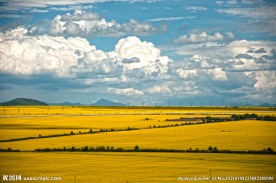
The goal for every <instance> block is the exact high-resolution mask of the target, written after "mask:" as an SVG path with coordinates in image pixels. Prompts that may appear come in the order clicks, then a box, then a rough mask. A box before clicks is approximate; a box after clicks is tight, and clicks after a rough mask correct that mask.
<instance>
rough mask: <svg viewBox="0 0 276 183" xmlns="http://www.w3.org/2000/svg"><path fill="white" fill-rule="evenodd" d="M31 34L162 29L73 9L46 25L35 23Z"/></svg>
mask: <svg viewBox="0 0 276 183" xmlns="http://www.w3.org/2000/svg"><path fill="white" fill-rule="evenodd" d="M30 31H31V32H32V33H33V34H50V35H54V36H61V35H68V36H81V37H88V36H110V37H120V36H123V35H127V34H132V35H151V34H153V33H156V32H160V31H164V28H163V30H162V29H160V28H157V27H155V26H153V25H152V24H151V23H149V22H138V21H136V20H134V19H130V21H129V22H127V23H123V24H120V23H118V22H116V21H115V20H111V21H108V20H106V19H105V18H103V17H101V16H100V15H99V14H97V13H94V12H87V11H84V10H75V12H74V13H72V14H71V13H67V14H65V15H57V16H55V17H54V19H53V20H48V25H47V26H46V27H45V25H36V26H33V27H31V28H30Z"/></svg>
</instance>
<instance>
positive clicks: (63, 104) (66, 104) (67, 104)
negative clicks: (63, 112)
mask: <svg viewBox="0 0 276 183" xmlns="http://www.w3.org/2000/svg"><path fill="white" fill-rule="evenodd" d="M48 104H49V105H53V106H83V104H81V103H79V102H76V103H71V102H63V103H48Z"/></svg>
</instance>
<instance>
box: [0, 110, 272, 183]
mask: <svg viewBox="0 0 276 183" xmlns="http://www.w3.org/2000/svg"><path fill="white" fill-rule="evenodd" d="M245 113H250V114H252V113H256V114H258V115H270V116H275V115H276V110H275V109H269V108H217V107H209V108H208V107H1V108H0V115H1V118H0V140H9V139H17V138H25V137H39V136H48V135H55V134H70V133H73V134H74V135H69V136H60V137H51V138H36V139H29V140H20V141H9V142H0V148H1V149H8V148H11V149H19V150H21V151H26V152H0V158H1V160H2V161H1V169H0V172H1V174H3V175H4V174H18V173H20V174H22V175H23V174H24V175H26V176H39V175H47V176H61V177H63V181H64V182H73V181H74V180H75V179H76V180H77V181H78V182H91V180H92V182H127V181H129V182H176V181H178V178H179V177H185V176H186V177H187V176H188V177H192V176H193V177H194V176H199V177H200V176H206V177H210V173H211V174H212V176H274V177H276V174H275V171H273V170H275V169H276V163H275V162H276V161H275V160H276V157H275V155H252V154H243V155H240V154H213V153H212V154H209V153H207V154H206V153H203V154H202V153H200V154H199V153H143V152H120V153H119V152H56V153H53V152H51V153H37V152H35V153H31V152H28V151H33V150H35V149H37V148H42V149H43V148H63V147H65V148H71V147H72V146H74V147H77V148H78V147H84V146H91V147H97V146H109V147H111V146H113V147H122V148H124V149H133V148H134V146H136V145H138V146H139V147H140V148H145V149H180V150H185V149H189V148H191V149H196V148H198V149H204V150H206V149H208V147H209V146H212V147H217V148H218V149H224V150H242V151H247V150H262V149H264V148H272V149H273V150H275V149H276V141H275V139H276V123H275V122H273V121H260V120H253V119H250V120H249V119H248V120H241V121H230V122H217V123H204V124H193V125H184V123H185V122H182V121H166V119H179V118H180V117H188V118H195V117H206V116H211V117H230V116H231V115H232V114H245ZM106 129H107V130H106ZM111 129H112V130H111ZM126 129H136V130H126ZM89 130H92V131H93V132H99V131H100V130H103V132H102V133H91V134H90V133H83V132H88V131H89ZM105 130H106V131H105ZM119 130H122V131H119ZM74 167H75V168H74ZM75 176H76V177H75ZM245 182H246V181H245Z"/></svg>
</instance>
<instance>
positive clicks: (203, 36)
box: [174, 32, 234, 43]
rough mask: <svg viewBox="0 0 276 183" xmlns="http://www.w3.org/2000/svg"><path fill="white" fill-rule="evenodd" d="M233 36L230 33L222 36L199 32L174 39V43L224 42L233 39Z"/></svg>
mask: <svg viewBox="0 0 276 183" xmlns="http://www.w3.org/2000/svg"><path fill="white" fill-rule="evenodd" d="M233 38H234V35H233V33H231V32H227V33H225V34H224V35H223V34H221V33H219V32H215V33H214V34H213V35H212V34H207V33H206V32H201V33H200V34H195V33H191V34H190V35H183V36H180V37H179V38H177V39H175V40H174V41H175V42H176V43H202V42H215V41H225V40H230V39H233Z"/></svg>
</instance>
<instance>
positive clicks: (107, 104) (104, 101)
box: [91, 99, 127, 106]
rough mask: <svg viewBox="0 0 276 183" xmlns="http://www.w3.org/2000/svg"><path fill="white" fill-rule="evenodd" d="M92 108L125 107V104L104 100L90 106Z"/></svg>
mask: <svg viewBox="0 0 276 183" xmlns="http://www.w3.org/2000/svg"><path fill="white" fill-rule="evenodd" d="M91 105H93V106H127V105H126V104H123V103H119V102H112V101H109V100H106V99H100V100H98V101H97V102H96V103H94V104H91Z"/></svg>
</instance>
